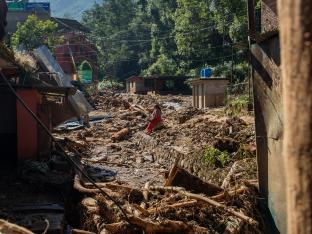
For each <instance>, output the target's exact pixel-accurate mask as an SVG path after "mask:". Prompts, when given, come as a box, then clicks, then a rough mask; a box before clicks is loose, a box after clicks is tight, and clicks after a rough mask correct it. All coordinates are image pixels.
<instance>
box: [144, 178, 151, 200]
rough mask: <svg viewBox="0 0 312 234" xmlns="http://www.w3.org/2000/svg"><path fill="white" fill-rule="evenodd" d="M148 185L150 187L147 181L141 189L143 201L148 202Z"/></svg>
mask: <svg viewBox="0 0 312 234" xmlns="http://www.w3.org/2000/svg"><path fill="white" fill-rule="evenodd" d="M149 187H150V182H147V183H146V184H145V185H144V190H143V197H144V200H145V202H148V200H149V197H150V192H149Z"/></svg>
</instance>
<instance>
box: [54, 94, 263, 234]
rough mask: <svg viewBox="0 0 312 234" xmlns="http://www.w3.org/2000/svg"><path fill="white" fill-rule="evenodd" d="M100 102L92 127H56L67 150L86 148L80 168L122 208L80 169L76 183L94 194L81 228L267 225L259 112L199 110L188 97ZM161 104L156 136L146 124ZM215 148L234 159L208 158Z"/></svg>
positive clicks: (193, 229)
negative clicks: (260, 184)
mask: <svg viewBox="0 0 312 234" xmlns="http://www.w3.org/2000/svg"><path fill="white" fill-rule="evenodd" d="M94 103H95V105H96V107H97V110H96V111H94V112H92V113H91V114H90V119H94V120H95V121H94V122H92V121H91V127H90V128H84V129H79V130H76V131H69V132H68V131H66V132H59V131H58V132H57V133H55V134H56V135H57V137H59V138H60V139H64V140H65V141H66V142H67V146H69V147H68V151H70V152H73V153H75V154H76V153H77V152H78V153H79V155H80V156H81V168H82V169H83V170H85V171H87V172H88V174H89V175H90V176H91V177H92V179H94V180H95V181H96V183H97V185H98V186H99V187H101V188H102V189H103V190H104V191H105V192H106V193H107V194H109V195H110V197H111V198H113V200H115V201H116V203H117V204H118V206H120V208H121V209H122V210H123V212H121V211H120V209H119V208H118V207H117V206H116V203H114V202H113V201H112V200H111V199H109V198H107V197H106V196H104V195H103V193H101V191H100V190H99V189H98V188H97V187H94V186H93V185H92V184H90V183H89V182H88V181H87V180H86V178H84V177H83V176H81V175H77V176H76V180H75V188H76V189H77V190H78V191H80V192H81V193H83V194H86V195H87V196H86V198H85V199H83V200H82V201H81V219H82V220H81V223H83V224H84V225H82V226H81V227H80V228H82V229H85V230H89V231H94V232H97V233H99V232H100V231H101V233H142V231H144V232H146V233H164V232H166V233H211V232H215V233H239V232H240V231H241V230H242V229H244V228H245V230H249V231H250V232H252V233H255V232H258V230H259V229H261V223H260V224H259V223H258V222H259V220H260V219H259V216H258V215H257V204H256V202H255V201H256V197H257V188H256V187H257V186H256V184H257V183H256V181H255V180H254V179H255V178H257V166H256V159H255V136H254V135H255V134H254V123H253V118H252V117H250V116H245V117H241V118H239V117H234V118H233V117H231V118H229V117H227V116H226V115H225V114H224V110H223V109H222V108H220V109H214V110H198V109H195V108H193V107H192V106H191V97H187V96H140V95H129V94H114V93H105V95H103V94H102V95H99V96H97V97H94ZM155 104H159V105H160V106H161V107H162V112H163V119H164V123H165V124H164V128H163V129H161V130H158V131H156V132H154V133H152V135H151V136H149V135H147V134H145V128H146V126H147V124H148V121H147V118H148V116H149V115H150V112H151V109H152V108H153V106H154V105H155ZM210 148H212V149H215V150H217V151H218V152H226V153H227V155H228V162H227V163H226V164H222V165H218V164H214V165H211V164H210V163H207V160H206V159H205V158H204V155H205V153H206V151H207V150H209V149H210ZM173 164H174V167H173V169H171V173H170V172H169V169H170V168H171V166H172V165H173ZM174 168H175V169H174ZM172 170H174V171H175V172H176V173H172ZM181 173H182V174H181ZM183 178H184V179H183ZM185 178H187V180H185ZM192 178H196V180H197V181H199V183H200V185H199V186H198V187H197V188H200V189H196V188H194V184H196V183H197V182H196V183H194V180H193V179H192ZM164 179H165V180H166V183H165V185H164V182H163V181H164ZM168 181H169V182H168ZM195 187H196V186H195ZM203 188H207V189H203ZM90 194H92V196H90Z"/></svg>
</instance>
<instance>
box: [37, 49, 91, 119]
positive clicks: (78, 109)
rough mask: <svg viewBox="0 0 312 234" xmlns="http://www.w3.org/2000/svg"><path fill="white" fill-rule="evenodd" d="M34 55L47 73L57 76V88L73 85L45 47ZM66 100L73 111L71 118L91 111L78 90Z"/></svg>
mask: <svg viewBox="0 0 312 234" xmlns="http://www.w3.org/2000/svg"><path fill="white" fill-rule="evenodd" d="M34 55H35V56H36V58H37V59H38V61H39V62H40V63H41V64H42V65H43V66H44V67H45V68H46V69H47V71H49V72H51V73H56V74H57V76H54V79H55V80H56V82H57V84H58V86H59V87H73V85H72V84H71V77H70V75H66V74H65V73H64V72H63V70H62V68H61V67H60V65H59V64H58V63H57V61H56V60H55V59H54V57H53V56H52V54H51V52H50V51H49V49H48V48H47V47H45V46H42V47H39V48H38V49H36V50H35V51H34ZM68 100H69V104H70V106H71V107H72V110H73V115H72V116H71V117H80V116H82V115H85V114H87V113H89V112H90V111H91V110H92V109H93V108H92V107H91V105H90V104H89V103H88V101H87V100H86V98H85V97H84V95H83V94H82V92H80V91H79V90H78V91H77V92H76V94H75V95H74V96H70V97H68ZM68 119H70V118H68ZM68 119H67V120H68Z"/></svg>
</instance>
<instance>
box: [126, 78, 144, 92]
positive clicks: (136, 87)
mask: <svg viewBox="0 0 312 234" xmlns="http://www.w3.org/2000/svg"><path fill="white" fill-rule="evenodd" d="M126 85H127V92H128V93H133V94H144V93H146V88H145V86H144V79H143V78H141V77H133V78H129V79H128V80H127V84H126Z"/></svg>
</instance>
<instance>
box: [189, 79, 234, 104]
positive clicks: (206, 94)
mask: <svg viewBox="0 0 312 234" xmlns="http://www.w3.org/2000/svg"><path fill="white" fill-rule="evenodd" d="M228 82H229V81H228V79H225V78H204V79H194V80H191V81H190V82H189V83H190V84H191V86H192V93H193V106H194V107H196V108H199V109H203V108H208V107H219V106H223V105H224V102H225V98H226V88H227V85H228Z"/></svg>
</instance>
